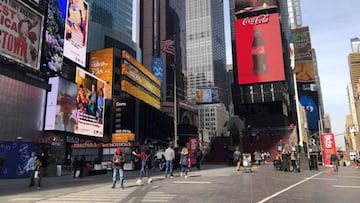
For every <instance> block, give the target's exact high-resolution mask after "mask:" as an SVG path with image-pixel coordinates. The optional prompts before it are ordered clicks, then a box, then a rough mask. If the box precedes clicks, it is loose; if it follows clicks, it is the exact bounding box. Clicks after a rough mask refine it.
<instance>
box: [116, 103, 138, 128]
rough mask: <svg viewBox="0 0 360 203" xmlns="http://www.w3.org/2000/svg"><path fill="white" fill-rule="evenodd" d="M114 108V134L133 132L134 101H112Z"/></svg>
mask: <svg viewBox="0 0 360 203" xmlns="http://www.w3.org/2000/svg"><path fill="white" fill-rule="evenodd" d="M113 108H114V132H113V133H134V132H135V114H134V112H135V99H132V98H118V99H113Z"/></svg>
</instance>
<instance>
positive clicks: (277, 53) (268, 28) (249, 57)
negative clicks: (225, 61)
mask: <svg viewBox="0 0 360 203" xmlns="http://www.w3.org/2000/svg"><path fill="white" fill-rule="evenodd" d="M235 31H236V58H237V60H236V61H237V72H238V84H240V85H241V84H252V83H259V82H272V81H283V80H285V73H284V63H283V52H282V44H281V33H280V23H279V14H278V13H272V14H260V15H257V16H251V17H246V18H240V19H238V20H236V21H235Z"/></svg>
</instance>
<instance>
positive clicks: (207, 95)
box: [196, 87, 219, 104]
mask: <svg viewBox="0 0 360 203" xmlns="http://www.w3.org/2000/svg"><path fill="white" fill-rule="evenodd" d="M218 102H219V88H216V87H215V88H214V87H209V88H201V89H197V90H196V103H198V104H200V103H208V104H209V103H218Z"/></svg>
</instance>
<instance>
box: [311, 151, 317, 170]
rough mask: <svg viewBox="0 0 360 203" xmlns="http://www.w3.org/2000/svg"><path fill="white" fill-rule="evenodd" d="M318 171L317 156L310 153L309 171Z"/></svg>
mask: <svg viewBox="0 0 360 203" xmlns="http://www.w3.org/2000/svg"><path fill="white" fill-rule="evenodd" d="M318 169H319V168H318V156H317V154H316V153H310V170H318Z"/></svg>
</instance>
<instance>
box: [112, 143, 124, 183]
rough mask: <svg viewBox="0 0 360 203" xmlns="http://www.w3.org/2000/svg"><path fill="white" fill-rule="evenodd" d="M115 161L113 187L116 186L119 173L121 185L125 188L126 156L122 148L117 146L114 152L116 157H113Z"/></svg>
mask: <svg viewBox="0 0 360 203" xmlns="http://www.w3.org/2000/svg"><path fill="white" fill-rule="evenodd" d="M112 162H113V178H112V187H111V188H115V186H116V178H117V176H118V175H119V180H120V187H121V188H124V170H123V166H124V163H125V157H124V155H123V153H122V152H121V148H120V147H117V148H116V150H115V153H114V157H113V159H112Z"/></svg>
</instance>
